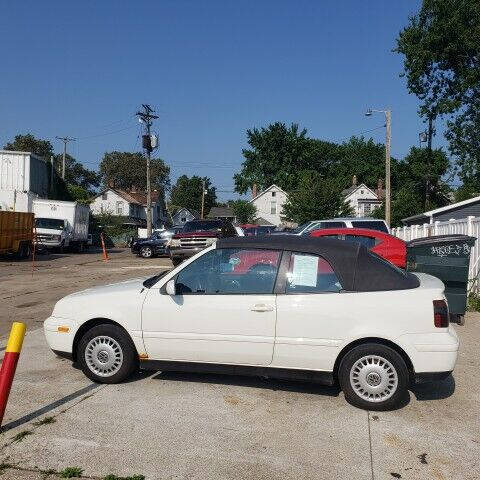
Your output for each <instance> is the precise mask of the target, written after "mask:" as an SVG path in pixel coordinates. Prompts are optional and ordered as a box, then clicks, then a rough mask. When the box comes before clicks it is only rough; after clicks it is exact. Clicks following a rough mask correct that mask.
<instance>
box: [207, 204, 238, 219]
mask: <svg viewBox="0 0 480 480" xmlns="http://www.w3.org/2000/svg"><path fill="white" fill-rule="evenodd" d="M234 216H235V214H234V213H233V210H232V209H231V208H230V207H212V208H211V209H210V212H208V215H207V218H217V217H234Z"/></svg>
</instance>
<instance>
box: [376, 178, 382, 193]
mask: <svg viewBox="0 0 480 480" xmlns="http://www.w3.org/2000/svg"><path fill="white" fill-rule="evenodd" d="M376 193H377V197H378V198H382V193H383V180H382V179H381V178H379V179H378V180H377V192H376Z"/></svg>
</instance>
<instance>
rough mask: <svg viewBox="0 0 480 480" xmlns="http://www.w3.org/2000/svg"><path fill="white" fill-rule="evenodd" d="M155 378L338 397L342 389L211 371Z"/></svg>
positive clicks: (156, 375) (161, 374) (160, 375)
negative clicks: (212, 372) (213, 372)
mask: <svg viewBox="0 0 480 480" xmlns="http://www.w3.org/2000/svg"><path fill="white" fill-rule="evenodd" d="M152 379H153V380H161V381H164V382H169V381H174V382H193V383H212V384H217V385H235V386H239V387H247V388H263V389H268V390H273V391H277V390H280V391H284V392H297V393H308V394H313V395H325V396H329V397H337V396H338V395H339V393H340V389H339V388H338V387H337V386H326V385H321V384H319V383H313V382H304V381H295V380H277V379H270V378H262V377H246V376H241V375H226V374H225V375H219V374H211V373H190V372H158V373H157V374H155V375H154V376H153V377H152Z"/></svg>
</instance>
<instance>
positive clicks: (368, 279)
mask: <svg viewBox="0 0 480 480" xmlns="http://www.w3.org/2000/svg"><path fill="white" fill-rule="evenodd" d="M217 248H253V249H269V250H287V251H291V252H300V253H313V254H316V255H320V256H322V257H323V258H325V260H327V262H328V263H329V264H330V265H331V266H332V268H333V270H334V271H335V273H336V275H337V277H338V279H339V280H340V283H341V284H342V287H343V288H344V290H347V291H354V292H374V291H383V290H405V289H409V288H416V287H418V286H419V285H420V282H419V280H418V278H417V277H416V276H415V275H413V274H412V273H407V272H404V271H403V270H400V269H399V268H397V267H395V266H394V265H392V264H391V263H389V262H388V261H387V260H384V259H383V258H381V257H379V256H378V255H376V254H375V253H372V252H370V251H369V250H367V248H366V247H365V246H364V245H361V244H360V243H355V242H347V241H345V240H337V239H334V238H322V237H304V236H300V235H272V236H270V235H265V236H260V237H233V238H222V239H219V240H218V241H217Z"/></svg>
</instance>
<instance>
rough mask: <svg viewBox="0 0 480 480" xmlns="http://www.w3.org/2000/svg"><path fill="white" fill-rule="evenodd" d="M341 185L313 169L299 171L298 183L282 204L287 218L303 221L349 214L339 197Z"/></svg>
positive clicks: (346, 206)
mask: <svg viewBox="0 0 480 480" xmlns="http://www.w3.org/2000/svg"><path fill="white" fill-rule="evenodd" d="M342 188H343V186H342V185H341V184H340V183H339V182H338V180H337V179H335V178H323V177H322V176H321V175H320V174H319V173H318V172H316V171H314V170H303V171H302V172H300V173H299V183H298V186H297V188H296V189H295V190H292V191H291V192H289V196H288V201H287V203H286V204H285V205H284V206H283V213H284V216H285V218H286V219H287V220H291V221H293V222H297V223H298V224H302V223H305V222H307V221H309V220H315V219H322V218H332V217H337V216H345V215H350V214H351V209H350V207H349V205H347V204H346V203H345V202H344V201H343V198H342V197H341V191H342Z"/></svg>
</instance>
